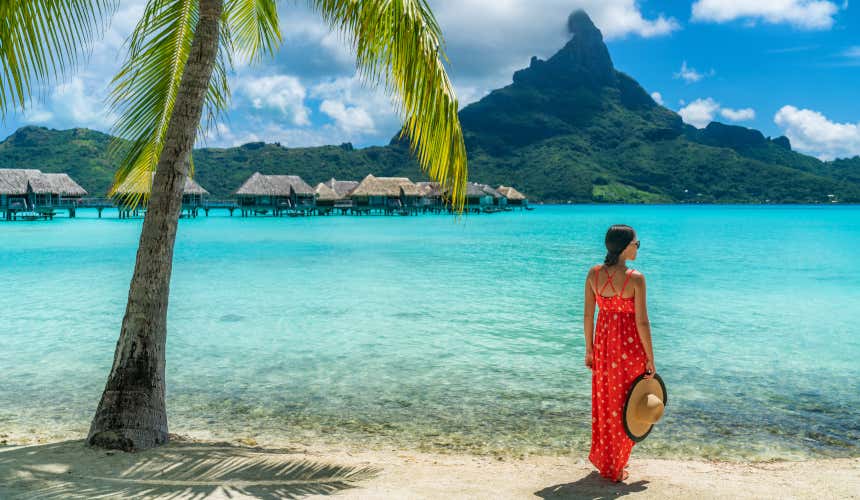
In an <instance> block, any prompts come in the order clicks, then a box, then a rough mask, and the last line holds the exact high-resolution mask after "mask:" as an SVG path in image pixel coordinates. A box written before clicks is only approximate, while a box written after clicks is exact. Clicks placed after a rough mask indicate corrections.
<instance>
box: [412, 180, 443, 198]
mask: <svg viewBox="0 0 860 500" xmlns="http://www.w3.org/2000/svg"><path fill="white" fill-rule="evenodd" d="M415 185H417V186H418V187H419V188H421V190H422V195H423V196H430V197H433V198H435V197H440V196H442V194H443V191H442V186H440V185H439V183H438V182H428V181H420V182H416V183H415Z"/></svg>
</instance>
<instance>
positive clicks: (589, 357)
mask: <svg viewBox="0 0 860 500" xmlns="http://www.w3.org/2000/svg"><path fill="white" fill-rule="evenodd" d="M585 366H587V367H588V369H589V370H594V353H593V352H591V351H585Z"/></svg>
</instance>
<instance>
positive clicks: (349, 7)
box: [310, 0, 468, 211]
mask: <svg viewBox="0 0 860 500" xmlns="http://www.w3.org/2000/svg"><path fill="white" fill-rule="evenodd" d="M310 3H311V6H312V7H314V8H315V9H316V10H317V11H319V13H320V14H321V15H322V16H323V18H324V19H325V20H326V21H327V22H328V23H329V25H331V26H332V27H333V28H335V29H339V30H341V31H343V32H345V33H346V34H347V36H350V37H351V39H352V43H353V45H354V46H355V48H356V52H357V55H356V63H357V65H358V68H359V72H360V73H361V74H362V76H363V77H365V79H366V80H369V81H371V82H377V81H379V82H382V83H383V84H384V85H385V87H386V90H387V91H388V92H389V94H390V95H391V96H392V97H394V98H395V101H396V105H397V110H398V112H399V113H400V115H401V117H402V119H403V123H404V127H403V129H402V132H401V133H405V134H407V135H409V138H410V140H411V147H412V150H413V152H414V153H415V154H416V156H417V158H418V162H419V163H420V164H421V167H422V168H423V169H424V170H425V171H427V172H428V174H429V175H430V177H432V178H433V179H434V180H436V181H438V182H439V183H440V184H441V185H442V186H443V188H444V189H445V190H446V191H447V192H448V193H449V196H451V198H452V202H453V204H454V207H455V208H457V209H458V210H459V211H461V210H462V208H463V204H464V202H465V192H466V179H467V175H468V166H467V161H466V146H465V144H464V142H463V132H462V129H461V127H460V120H459V118H458V116H457V107H458V106H457V98H456V96H455V95H454V90H453V88H452V86H451V82H450V80H449V79H448V74H447V72H446V71H445V66H444V62H446V61H447V58H446V57H445V54H444V52H443V50H442V48H441V43H442V33H441V30H440V28H439V25H438V24H437V23H436V19H435V18H434V17H433V13H432V12H431V11H430V7H429V6H428V5H427V2H426V0H361V1H358V0H311V2H310Z"/></svg>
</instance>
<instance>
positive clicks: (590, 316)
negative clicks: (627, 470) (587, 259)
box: [583, 269, 596, 368]
mask: <svg viewBox="0 0 860 500" xmlns="http://www.w3.org/2000/svg"><path fill="white" fill-rule="evenodd" d="M592 279H596V275H595V273H594V269H591V270H589V271H588V276H586V277H585V317H584V328H583V330H584V331H585V366H587V367H589V368H592V366H593V352H594V304H595V300H596V299H595V298H594V287H593V286H592V284H591V280H592Z"/></svg>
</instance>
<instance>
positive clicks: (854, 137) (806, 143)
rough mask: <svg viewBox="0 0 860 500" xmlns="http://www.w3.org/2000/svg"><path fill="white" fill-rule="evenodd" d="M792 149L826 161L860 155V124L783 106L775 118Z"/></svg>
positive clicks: (808, 110) (816, 112) (809, 110)
mask: <svg viewBox="0 0 860 500" xmlns="http://www.w3.org/2000/svg"><path fill="white" fill-rule="evenodd" d="M773 121H774V123H776V124H777V125H778V126H780V127H782V129H783V131H784V133H785V135H786V137H788V138H789V140H791V144H792V146H793V147H794V148H795V149H797V150H799V151H803V152H807V153H811V154H814V155H816V156H818V157H819V158H821V159H823V160H830V159H833V158H839V157H847V156H854V155H857V154H860V122H858V123H836V122H833V121H831V120H829V119H828V118H827V117H826V116H824V115H823V114H822V113H819V112H818V111H813V110H811V109H798V108H796V107H794V106H783V107H782V108H780V110H779V111H777V112H776V115H774V117H773Z"/></svg>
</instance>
